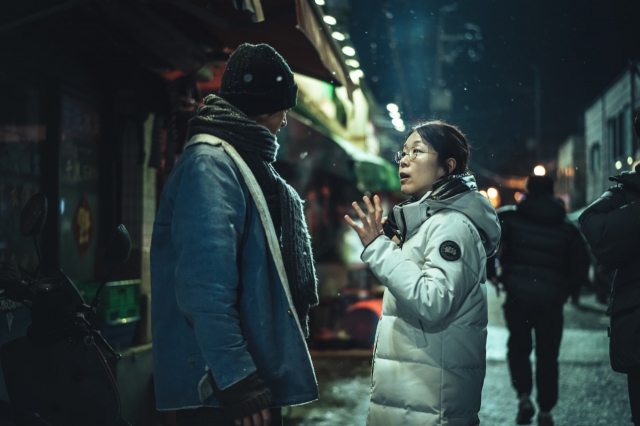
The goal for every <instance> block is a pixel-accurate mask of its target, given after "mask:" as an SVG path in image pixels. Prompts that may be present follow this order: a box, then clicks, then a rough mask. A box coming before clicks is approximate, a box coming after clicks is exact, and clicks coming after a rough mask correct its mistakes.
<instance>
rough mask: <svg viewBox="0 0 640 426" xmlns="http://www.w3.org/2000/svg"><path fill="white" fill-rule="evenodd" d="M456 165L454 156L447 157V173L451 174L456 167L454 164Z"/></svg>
mask: <svg viewBox="0 0 640 426" xmlns="http://www.w3.org/2000/svg"><path fill="white" fill-rule="evenodd" d="M457 165H458V163H457V162H456V159H455V158H448V159H447V169H449V170H448V171H449V174H452V173H453V171H454V170H455V169H456V166H457Z"/></svg>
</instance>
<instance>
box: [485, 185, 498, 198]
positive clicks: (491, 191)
mask: <svg viewBox="0 0 640 426" xmlns="http://www.w3.org/2000/svg"><path fill="white" fill-rule="evenodd" d="M487 196H488V197H489V198H496V197H497V196H498V190H497V189H495V188H493V187H492V188H489V189H487Z"/></svg>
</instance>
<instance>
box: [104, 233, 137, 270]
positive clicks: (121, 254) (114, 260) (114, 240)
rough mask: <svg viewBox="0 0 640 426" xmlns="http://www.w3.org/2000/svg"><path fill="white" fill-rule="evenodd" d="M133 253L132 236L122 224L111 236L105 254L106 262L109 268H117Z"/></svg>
mask: <svg viewBox="0 0 640 426" xmlns="http://www.w3.org/2000/svg"><path fill="white" fill-rule="evenodd" d="M130 253H131V236H130V235H129V231H127V228H126V227H125V226H124V225H122V224H120V225H118V227H117V228H116V231H115V232H114V233H113V235H112V236H111V241H109V245H108V246H107V250H106V252H105V254H104V263H105V264H106V265H107V266H108V267H109V268H117V267H118V266H120V265H122V264H123V263H124V262H126V261H127V259H128V258H129V254H130Z"/></svg>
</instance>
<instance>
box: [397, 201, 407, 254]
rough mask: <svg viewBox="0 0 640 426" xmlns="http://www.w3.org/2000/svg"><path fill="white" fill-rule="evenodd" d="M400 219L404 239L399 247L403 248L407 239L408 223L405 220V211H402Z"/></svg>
mask: <svg viewBox="0 0 640 426" xmlns="http://www.w3.org/2000/svg"><path fill="white" fill-rule="evenodd" d="M400 219H402V239H401V240H400V244H399V247H400V248H402V246H403V245H404V240H405V238H406V237H407V221H406V220H405V218H404V209H400Z"/></svg>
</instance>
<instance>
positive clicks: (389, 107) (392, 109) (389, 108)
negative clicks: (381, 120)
mask: <svg viewBox="0 0 640 426" xmlns="http://www.w3.org/2000/svg"><path fill="white" fill-rule="evenodd" d="M399 110H400V108H398V105H396V104H387V111H389V112H398V111H399Z"/></svg>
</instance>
